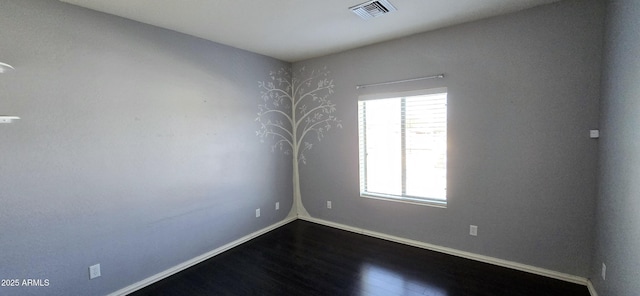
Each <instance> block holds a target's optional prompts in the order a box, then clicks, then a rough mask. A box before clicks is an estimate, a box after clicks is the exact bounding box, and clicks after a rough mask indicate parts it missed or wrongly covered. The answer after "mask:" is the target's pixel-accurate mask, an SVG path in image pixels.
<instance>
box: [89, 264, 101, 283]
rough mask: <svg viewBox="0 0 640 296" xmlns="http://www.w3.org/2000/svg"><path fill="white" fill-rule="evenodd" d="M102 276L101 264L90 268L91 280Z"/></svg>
mask: <svg viewBox="0 0 640 296" xmlns="http://www.w3.org/2000/svg"><path fill="white" fill-rule="evenodd" d="M99 276H100V264H99V263H98V264H96V265H91V266H89V279H90V280H92V279H95V278H97V277H99Z"/></svg>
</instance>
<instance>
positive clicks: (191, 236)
mask: <svg viewBox="0 0 640 296" xmlns="http://www.w3.org/2000/svg"><path fill="white" fill-rule="evenodd" d="M0 40H3V41H2V42H0V61H3V62H6V63H9V64H12V65H13V66H14V67H16V69H17V71H14V72H12V73H8V74H3V75H0V114H11V115H18V116H21V117H22V120H19V121H17V122H15V123H13V124H4V125H0V139H1V141H2V144H1V145H0V175H1V176H2V177H1V178H0V203H1V205H0V278H2V279H8V278H16V279H27V278H33V279H48V280H49V287H32V288H25V287H17V288H6V287H0V294H1V295H104V294H107V293H110V292H113V291H116V290H118V289H120V288H123V287H125V286H127V285H130V284H133V283H134V282H137V281H140V280H142V279H144V278H146V277H148V276H151V275H153V274H156V273H159V272H162V271H164V270H166V269H168V268H170V267H172V266H174V265H177V264H179V263H182V262H184V261H186V260H189V259H192V258H194V257H196V256H198V255H201V254H203V253H206V252H208V251H210V250H213V249H215V248H217V247H219V246H221V245H224V244H226V243H228V242H231V241H233V240H236V239H238V238H240V237H243V236H245V235H247V234H249V233H251V232H254V231H256V230H259V229H262V228H264V227H266V226H269V225H272V224H273V223H275V222H277V221H280V220H282V219H283V218H284V216H285V215H286V214H287V213H288V211H289V208H290V206H291V202H292V197H291V192H292V187H291V160H290V159H289V158H288V157H287V156H285V155H282V154H279V153H272V152H271V150H270V147H269V146H268V145H266V144H262V143H260V141H259V139H258V138H257V137H256V135H255V131H256V130H257V128H258V126H257V123H256V122H255V121H254V119H255V116H256V112H257V105H258V103H259V100H260V96H259V90H258V88H257V81H258V80H264V79H265V78H266V77H268V73H269V71H270V70H276V69H279V68H281V67H283V66H287V64H285V63H282V62H279V61H277V60H274V59H271V58H267V57H264V56H260V55H257V54H253V53H249V52H245V51H241V50H237V49H234V48H230V47H227V46H222V45H219V44H215V43H212V42H209V41H205V40H202V39H198V38H194V37H190V36H187V35H183V34H179V33H175V32H172V31H168V30H163V29H159V28H155V27H151V26H147V25H143V24H140V23H136V22H132V21H128V20H125V19H122V18H118V17H113V16H109V15H106V14H102V13H97V12H92V11H89V10H86V9H82V8H78V7H75V6H71V5H67V4H62V3H60V2H58V1H49V0H0ZM276 201H280V203H281V208H280V211H278V212H276V211H275V209H274V203H275V202H276ZM259 207H260V208H262V216H261V217H260V218H259V219H256V218H255V212H254V211H255V209H256V208H259ZM95 263H100V264H101V267H102V277H100V278H98V279H94V280H89V277H88V267H89V266H90V265H93V264H95Z"/></svg>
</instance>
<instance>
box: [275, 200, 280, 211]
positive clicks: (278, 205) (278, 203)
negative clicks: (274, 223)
mask: <svg viewBox="0 0 640 296" xmlns="http://www.w3.org/2000/svg"><path fill="white" fill-rule="evenodd" d="M279 209H280V202H276V211H277V210H279Z"/></svg>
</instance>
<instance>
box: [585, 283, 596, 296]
mask: <svg viewBox="0 0 640 296" xmlns="http://www.w3.org/2000/svg"><path fill="white" fill-rule="evenodd" d="M587 289H589V294H590V295H591V296H598V292H596V288H595V287H593V283H592V282H591V281H590V280H587Z"/></svg>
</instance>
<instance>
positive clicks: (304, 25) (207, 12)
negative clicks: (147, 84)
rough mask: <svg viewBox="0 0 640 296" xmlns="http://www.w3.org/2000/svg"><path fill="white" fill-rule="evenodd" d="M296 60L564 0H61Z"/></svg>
mask: <svg viewBox="0 0 640 296" xmlns="http://www.w3.org/2000/svg"><path fill="white" fill-rule="evenodd" d="M60 1H62V2H67V3H70V4H74V5H78V6H82V7H86V8H90V9H93V10H97V11H101V12H105V13H109V14H113V15H117V16H121V17H124V18H128V19H132V20H136V21H139V22H142V23H147V24H151V25H154V26H158V27H162V28H167V29H170V30H174V31H178V32H182V33H186V34H189V35H193V36H197V37H200V38H204V39H208V40H211V41H215V42H218V43H222V44H226V45H229V46H233V47H237V48H241V49H245V50H249V51H252V52H256V53H260V54H263V55H267V56H270V57H274V58H277V59H280V60H284V61H289V62H296V61H300V60H304V59H308V58H312V57H317V56H322V55H326V54H330V53H335V52H340V51H343V50H347V49H352V48H356V47H360V46H364V45H369V44H373V43H377V42H381V41H386V40H391V39H395V38H398V37H402V36H408V35H411V34H415V33H420V32H424V31H429V30H434V29H438V28H442V27H446V26H451V25H455V24H460V23H464V22H469V21H473V20H479V19H483V18H487V17H491V16H496V15H501V14H506V13H510V12H515V11H518V10H523V9H526V8H530V7H534V6H537V5H541V4H547V3H551V2H556V1H558V0H390V2H391V3H392V4H393V5H394V6H395V7H396V8H397V9H398V10H397V11H394V12H391V13H388V14H386V15H383V16H381V17H377V18H372V19H369V20H363V19H361V18H359V17H358V16H357V15H355V14H354V13H352V12H351V11H350V10H349V7H351V6H354V5H356V4H360V3H362V2H364V1H365V0H316V1H312V0H60Z"/></svg>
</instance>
